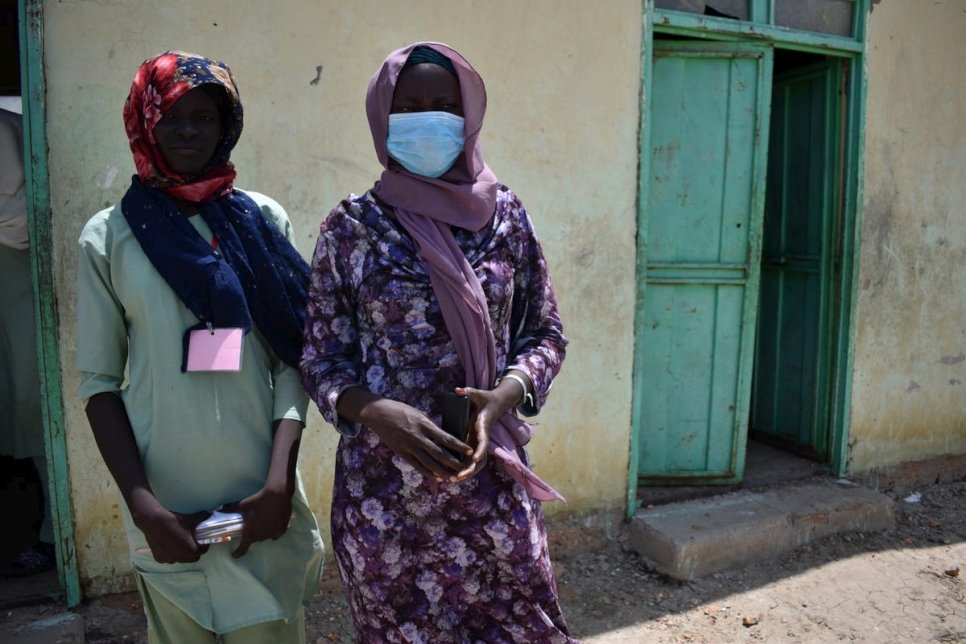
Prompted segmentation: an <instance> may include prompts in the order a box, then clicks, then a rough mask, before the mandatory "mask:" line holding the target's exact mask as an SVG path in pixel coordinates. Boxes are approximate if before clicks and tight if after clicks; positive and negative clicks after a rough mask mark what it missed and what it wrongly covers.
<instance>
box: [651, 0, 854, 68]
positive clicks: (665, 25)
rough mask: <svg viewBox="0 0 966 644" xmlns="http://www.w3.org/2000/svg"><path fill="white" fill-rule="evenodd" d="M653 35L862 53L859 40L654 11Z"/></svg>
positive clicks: (838, 53) (832, 53)
mask: <svg viewBox="0 0 966 644" xmlns="http://www.w3.org/2000/svg"><path fill="white" fill-rule="evenodd" d="M653 25H654V31H656V32H660V33H667V34H677V35H681V36H690V37H692V38H712V39H714V40H744V41H747V40H761V41H764V42H767V43H770V44H772V45H774V46H775V47H780V48H782V49H794V50H798V51H808V52H813V53H817V54H824V55H827V56H849V55H851V54H854V53H858V52H861V51H862V49H863V44H862V41H861V40H855V39H853V38H845V37H843V36H831V35H828V34H821V33H815V32H809V31H799V30H796V29H788V28H786V27H776V26H773V25H769V24H762V23H751V22H745V21H742V20H729V19H727V18H714V17H710V16H702V15H700V14H694V13H684V12H681V11H666V10H661V9H655V10H654V12H653Z"/></svg>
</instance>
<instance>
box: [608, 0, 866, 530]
mask: <svg viewBox="0 0 966 644" xmlns="http://www.w3.org/2000/svg"><path fill="white" fill-rule="evenodd" d="M774 2H775V0H749V4H750V9H751V19H752V22H745V21H738V20H730V19H724V18H714V17H709V16H703V15H698V14H693V13H684V12H678V11H666V10H660V9H655V7H654V0H644V6H643V21H642V24H643V29H642V37H641V41H642V42H641V100H640V101H639V102H640V105H641V106H642V107H641V110H640V112H641V113H640V130H639V132H640V134H639V141H638V146H639V148H638V149H639V150H640V151H644V150H650V144H651V140H650V139H651V136H650V120H649V118H648V113H647V110H646V109H645V108H644V107H643V106H644V105H645V104H646V102H647V101H649V100H650V96H651V77H652V70H653V45H654V34H655V33H662V34H669V35H678V36H686V37H689V38H696V39H713V40H740V41H747V42H756V41H757V42H764V43H768V44H770V45H772V46H773V47H775V48H777V49H790V50H796V51H805V52H811V53H816V54H821V55H824V56H838V57H841V58H845V59H848V61H849V64H848V65H847V69H846V72H847V74H848V83H847V87H848V93H849V95H848V103H847V105H846V106H845V110H844V112H845V114H844V120H845V123H844V126H845V130H846V140H845V154H844V157H845V158H844V160H843V161H844V163H843V168H842V231H841V239H842V250H841V258H842V265H841V272H840V288H839V289H838V291H837V292H836V294H835V297H834V301H833V302H832V306H833V308H834V309H835V310H836V311H837V313H838V315H837V322H836V323H837V327H836V328H835V330H834V331H835V334H836V346H835V347H834V351H835V355H836V356H837V360H836V361H835V364H834V365H833V371H832V373H831V374H830V378H831V385H830V398H831V401H830V405H829V413H830V420H829V433H830V436H829V442H830V446H831V449H830V452H831V457H830V465H831V467H832V473H833V474H834V475H836V476H843V475H844V474H845V472H846V468H847V464H848V463H847V460H848V459H847V452H848V427H849V412H850V401H851V396H852V379H851V377H850V374H851V373H852V362H853V351H854V348H853V343H852V339H853V338H854V336H855V316H854V315H853V312H854V310H855V302H856V298H857V295H858V293H857V289H856V285H857V283H858V270H859V264H858V259H859V258H858V250H859V230H860V226H859V224H860V219H861V204H862V180H863V175H864V167H865V162H864V154H863V151H864V147H865V105H866V86H867V80H868V79H867V74H866V69H865V52H866V46H865V36H866V30H867V21H868V16H869V12H870V0H855V9H854V13H853V20H852V31H853V33H852V36H853V37H852V38H845V37H842V36H831V35H826V34H820V33H812V32H805V31H798V30H794V29H788V28H784V27H777V26H774V24H773V23H774V13H775V12H774ZM639 157H640V164H639V167H638V186H637V207H638V242H637V243H638V249H637V260H636V271H637V295H636V296H637V302H638V303H640V302H643V301H644V288H645V281H646V280H645V277H646V272H647V246H646V243H647V240H646V239H645V238H644V236H643V235H641V234H640V231H641V228H642V227H641V222H643V221H645V219H644V217H645V216H646V213H645V212H644V209H645V207H646V204H647V203H648V197H649V194H648V191H649V186H648V180H647V178H648V177H649V176H650V158H649V156H648V155H645V154H639ZM636 308H637V319H636V320H635V333H634V337H635V339H639V338H641V336H642V333H641V326H640V325H641V324H642V323H643V320H642V317H643V316H642V308H641V307H640V306H638V307H636ZM635 341H637V340H635ZM641 356H642V351H641V347H639V346H637V347H635V350H634V377H633V379H634V382H637V380H638V374H639V373H641V363H640V361H641ZM641 404H642V401H641V396H639V395H637V393H636V391H635V394H634V399H633V403H632V405H631V414H632V417H631V440H630V460H629V464H628V484H627V516H628V517H630V516H633V514H634V512H636V511H637V485H638V472H637V470H638V464H639V460H638V454H639V449H640V440H641V438H640V436H641V432H642V429H643V428H642V427H641V426H640V418H641Z"/></svg>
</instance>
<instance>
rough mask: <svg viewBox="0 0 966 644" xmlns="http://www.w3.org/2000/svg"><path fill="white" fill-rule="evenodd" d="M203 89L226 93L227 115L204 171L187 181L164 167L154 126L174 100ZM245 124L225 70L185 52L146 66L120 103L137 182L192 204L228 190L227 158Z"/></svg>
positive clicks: (231, 174) (235, 88)
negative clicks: (214, 88) (219, 89)
mask: <svg viewBox="0 0 966 644" xmlns="http://www.w3.org/2000/svg"><path fill="white" fill-rule="evenodd" d="M201 85H216V86H218V87H220V88H221V89H222V90H224V93H225V108H227V109H225V110H223V112H224V113H223V115H222V133H221V141H220V142H219V144H218V149H217V150H215V154H214V156H213V157H212V159H211V161H210V163H209V167H208V169H207V170H206V171H205V173H204V175H202V176H201V177H187V176H182V175H179V174H178V173H176V172H174V171H173V170H171V168H170V167H169V166H168V164H167V162H166V161H165V159H164V155H163V154H161V150H160V149H159V148H158V145H157V141H155V138H154V126H155V125H157V124H158V121H159V120H161V116H162V115H163V114H164V113H165V112H167V111H168V108H170V107H171V106H172V105H174V104H175V103H176V102H177V101H178V99H180V98H181V97H182V96H184V95H185V94H186V93H188V92H189V91H191V90H192V89H194V88H196V87H199V86H201ZM243 120H244V113H243V110H242V105H241V100H240V99H239V96H238V86H237V85H235V79H234V77H233V76H232V74H231V70H230V69H229V68H228V66H227V65H225V64H224V63H221V62H218V61H213V60H210V59H208V58H205V57H204V56H199V55H198V54H190V53H187V52H183V51H166V52H164V53H163V54H160V55H158V56H155V57H154V58H150V59H148V60H146V61H144V62H143V63H142V64H141V66H140V67H139V68H138V71H137V74H136V75H135V76H134V82H133V83H132V84H131V92H130V94H128V97H127V100H126V101H125V102H124V129H125V131H126V132H127V138H128V143H129V144H130V146H131V152H132V153H134V165H135V167H136V168H137V171H138V177H140V179H141V181H143V182H144V183H146V184H148V185H150V186H152V187H155V188H158V189H160V190H163V191H164V192H167V193H168V194H170V195H172V196H175V197H183V198H187V199H188V200H189V201H195V202H201V201H208V200H210V199H213V198H217V197H219V196H222V195H224V194H227V193H228V192H229V191H230V190H231V186H232V182H233V181H234V178H235V170H234V166H232V164H231V163H230V162H229V161H228V158H229V156H230V155H231V151H232V149H233V148H234V147H235V144H236V143H238V137H239V136H241V131H242V125H243Z"/></svg>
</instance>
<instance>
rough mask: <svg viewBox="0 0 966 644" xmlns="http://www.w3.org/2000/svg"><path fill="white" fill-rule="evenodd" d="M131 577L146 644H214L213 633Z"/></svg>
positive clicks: (139, 577) (142, 581)
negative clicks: (141, 610) (138, 597)
mask: <svg viewBox="0 0 966 644" xmlns="http://www.w3.org/2000/svg"><path fill="white" fill-rule="evenodd" d="M134 577H135V579H136V580H137V584H138V593H139V594H140V595H141V601H142V602H143V603H144V616H145V617H146V618H147V620H148V642H150V644H214V642H215V634H214V633H212V632H211V631H208V630H205V629H204V628H202V627H201V626H200V625H199V624H198V622H196V621H195V620H193V619H191V618H190V617H189V616H188V615H187V614H186V613H185V612H184V611H182V610H181V609H180V608H178V607H177V606H175V605H174V604H172V603H171V602H170V601H168V600H167V598H166V597H165V596H164V595H162V594H161V593H159V592H158V591H156V590H154V589H152V588H151V587H150V586H149V585H148V584H146V583H144V580H143V579H141V576H140V575H139V574H137V573H135V574H134ZM265 641H271V640H265Z"/></svg>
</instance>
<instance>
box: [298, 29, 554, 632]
mask: <svg viewBox="0 0 966 644" xmlns="http://www.w3.org/2000/svg"><path fill="white" fill-rule="evenodd" d="M366 106H367V112H368V116H369V124H370V128H371V130H372V134H373V141H374V143H375V148H376V153H377V155H378V157H379V160H380V162H381V163H382V165H383V167H384V168H385V171H384V172H383V174H382V176H381V178H380V180H379V182H377V183H376V184H375V186H374V187H373V188H372V189H371V190H369V191H368V192H367V193H365V194H363V195H361V196H356V195H350V196H349V197H348V198H347V199H346V200H344V201H343V202H341V203H340V204H339V205H338V206H336V208H335V209H334V210H333V211H332V212H331V213H330V214H329V216H328V218H327V219H326V220H325V222H324V223H323V224H322V228H321V233H320V236H319V240H318V245H317V247H316V251H315V256H314V259H313V265H312V273H311V287H310V294H309V305H308V308H307V311H306V342H305V346H304V349H303V355H302V361H301V372H302V379H303V383H304V385H305V387H306V389H307V391H308V392H309V394H310V395H311V396H312V397H313V398H314V399H315V401H316V402H317V403H318V405H319V408H320V409H321V411H322V413H323V415H324V416H325V418H326V419H327V420H328V421H329V422H331V423H332V424H333V425H335V427H336V428H337V429H338V430H339V432H340V433H341V434H342V437H341V440H340V443H339V449H338V456H337V465H336V476H335V490H334V494H333V497H334V498H333V506H332V533H333V544H334V548H335V553H336V559H337V562H338V565H339V570H340V572H341V575H342V581H343V584H344V586H345V589H346V593H347V596H348V601H349V607H350V611H351V613H352V617H353V621H354V623H355V627H356V630H357V633H358V636H359V638H360V639H361V640H362V641H364V642H379V641H389V642H433V643H436V642H571V641H573V640H572V639H571V638H570V637H569V635H568V630H567V626H566V623H565V621H564V619H563V616H562V614H561V611H560V606H559V604H558V598H557V590H556V583H555V581H554V578H553V573H552V570H551V567H550V559H549V555H548V551H547V539H546V533H545V531H544V525H543V517H542V513H541V509H540V501H542V500H551V499H561V498H562V497H560V495H559V494H557V492H556V491H554V490H553V488H551V487H550V486H549V485H547V484H546V483H544V482H543V481H541V480H540V479H539V478H538V477H537V476H536V475H535V474H534V473H533V472H532V471H531V470H530V468H529V464H528V457H527V455H526V452H525V451H524V448H523V446H524V445H525V444H526V443H527V441H528V440H529V438H530V429H531V428H530V426H529V425H527V424H525V423H523V422H522V421H520V420H518V419H517V417H516V414H515V413H514V409H516V410H517V411H519V412H521V413H523V414H524V415H528V416H529V415H533V414H536V413H537V411H538V410H539V408H540V407H541V405H542V404H543V403H544V401H545V400H546V398H547V394H548V393H549V391H550V385H551V382H552V381H553V378H554V376H556V374H557V372H558V370H559V368H560V364H561V362H562V360H563V357H564V349H565V346H566V343H567V342H566V339H565V338H564V336H563V334H562V326H561V323H560V317H559V315H558V311H557V304H556V300H555V297H554V292H553V287H552V285H551V282H550V276H549V273H548V271H547V264H546V262H545V260H544V257H543V253H542V251H541V248H540V244H539V242H538V241H537V237H536V235H535V233H534V230H533V225H532V222H531V221H530V218H529V217H528V215H527V212H526V210H525V209H524V207H523V205H522V203H521V202H520V200H519V198H518V197H517V196H516V195H515V194H514V193H513V192H511V191H510V190H509V189H508V188H507V187H506V186H504V185H502V184H500V183H499V182H498V181H497V179H496V177H495V176H494V174H493V173H492V172H491V171H490V169H489V168H488V167H487V166H486V164H485V163H484V162H483V155H482V151H481V148H480V144H479V142H478V137H479V133H480V127H481V125H482V120H483V114H484V111H485V108H486V94H485V90H484V87H483V82H482V79H481V78H480V76H479V75H478V74H477V73H476V71H475V70H474V69H473V68H472V67H471V66H470V65H469V63H467V62H466V60H465V59H463V57H462V56H460V55H459V54H458V53H457V52H455V51H454V50H452V49H451V48H449V47H447V46H446V45H442V44H439V43H415V44H413V45H410V46H408V47H404V48H402V49H400V50H398V51H395V52H393V53H392V54H390V55H389V57H388V58H387V59H386V61H385V62H384V63H383V65H382V66H381V67H380V69H379V70H378V71H377V72H376V74H375V76H373V78H372V81H371V82H370V85H369V91H368V94H367V99H366ZM447 392H455V393H456V394H458V395H459V396H462V397H466V398H469V400H470V401H471V403H472V404H471V407H472V410H473V411H472V414H471V417H470V421H469V423H468V424H467V430H468V436H467V437H466V442H463V441H462V440H460V439H458V438H455V437H453V436H451V435H450V434H447V433H446V432H444V431H443V430H441V429H440V419H441V411H442V400H443V397H444V394H446V393H447Z"/></svg>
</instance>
